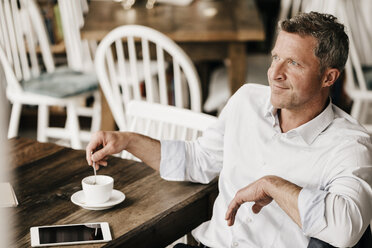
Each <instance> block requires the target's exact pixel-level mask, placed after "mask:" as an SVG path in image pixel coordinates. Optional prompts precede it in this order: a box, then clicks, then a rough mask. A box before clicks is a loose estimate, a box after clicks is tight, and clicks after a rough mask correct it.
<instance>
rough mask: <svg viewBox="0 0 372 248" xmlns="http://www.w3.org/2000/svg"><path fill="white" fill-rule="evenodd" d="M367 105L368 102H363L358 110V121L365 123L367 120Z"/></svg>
mask: <svg viewBox="0 0 372 248" xmlns="http://www.w3.org/2000/svg"><path fill="white" fill-rule="evenodd" d="M368 107H369V102H363V103H362V107H361V110H360V117H359V121H360V123H366V122H367V117H368V112H369V111H368Z"/></svg>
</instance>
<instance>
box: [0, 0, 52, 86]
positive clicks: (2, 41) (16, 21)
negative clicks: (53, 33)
mask: <svg viewBox="0 0 372 248" xmlns="http://www.w3.org/2000/svg"><path fill="white" fill-rule="evenodd" d="M19 5H20V6H18V4H17V0H1V1H0V46H1V47H2V48H3V50H4V51H5V54H6V57H7V59H8V62H9V64H10V65H11V67H12V69H13V70H14V73H15V75H16V77H17V79H18V80H22V79H25V80H27V79H30V78H31V77H37V76H39V75H40V72H41V69H40V66H39V65H40V61H39V60H38V51H41V54H42V58H43V62H44V66H45V68H46V70H47V71H48V72H52V71H54V69H55V67H54V60H53V56H52V53H51V50H50V44H49V40H48V37H47V32H46V28H45V24H44V22H43V19H42V17H41V14H40V10H39V9H38V6H37V5H36V3H35V1H34V0H20V1H19Z"/></svg>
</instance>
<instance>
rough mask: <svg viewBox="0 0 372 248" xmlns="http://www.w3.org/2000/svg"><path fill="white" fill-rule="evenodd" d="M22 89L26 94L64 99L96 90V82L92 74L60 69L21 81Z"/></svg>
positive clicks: (64, 68) (65, 68)
mask: <svg viewBox="0 0 372 248" xmlns="http://www.w3.org/2000/svg"><path fill="white" fill-rule="evenodd" d="M22 87H23V89H24V90H25V91H27V92H32V93H37V94H41V95H47V96H52V97H58V98H64V97H70V96H76V95H79V94H81V93H85V92H89V91H94V90H96V89H97V88H98V80H97V78H96V76H95V75H94V74H93V73H91V74H88V73H83V72H78V71H74V70H71V69H69V68H67V67H62V68H58V69H56V70H55V71H54V72H52V73H43V74H41V75H40V76H39V77H36V78H31V79H30V80H27V81H23V82H22Z"/></svg>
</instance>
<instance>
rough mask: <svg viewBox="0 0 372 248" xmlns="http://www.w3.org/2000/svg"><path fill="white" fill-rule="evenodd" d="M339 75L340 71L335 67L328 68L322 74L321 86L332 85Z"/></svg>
mask: <svg viewBox="0 0 372 248" xmlns="http://www.w3.org/2000/svg"><path fill="white" fill-rule="evenodd" d="M339 76H340V71H339V70H338V69H336V68H328V69H326V70H325V72H324V74H323V80H322V86H323V87H330V86H332V85H333V84H334V83H335V82H336V80H337V78H338V77H339Z"/></svg>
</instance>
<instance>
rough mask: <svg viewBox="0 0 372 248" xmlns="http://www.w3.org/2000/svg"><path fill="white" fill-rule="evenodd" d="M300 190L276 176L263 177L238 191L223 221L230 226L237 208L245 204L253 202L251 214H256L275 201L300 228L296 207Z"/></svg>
mask: <svg viewBox="0 0 372 248" xmlns="http://www.w3.org/2000/svg"><path fill="white" fill-rule="evenodd" d="M300 191H301V188H300V187H299V186H297V185H295V184H293V183H291V182H288V181H286V180H284V179H283V178H280V177H277V176H265V177H262V178H260V179H258V180H257V181H255V182H253V183H251V184H249V185H248V186H246V187H244V188H242V189H240V190H239V191H238V192H237V193H236V195H235V197H234V199H233V200H232V201H231V203H230V204H229V207H228V209H227V212H226V216H225V220H226V221H227V225H229V226H232V225H233V224H234V222H235V216H236V213H237V211H238V209H239V207H240V206H241V205H242V204H243V203H245V202H254V204H253V206H252V211H253V213H255V214H257V213H259V212H260V211H261V209H262V208H263V207H265V206H266V205H268V204H269V203H270V202H271V201H272V200H275V201H276V202H277V203H278V205H279V206H280V207H281V208H282V209H283V210H284V211H285V212H286V213H287V214H288V215H289V216H290V217H291V218H292V220H293V221H294V222H296V223H297V225H299V226H300V227H301V219H300V213H299V211H298V207H297V199H298V195H299V193H300Z"/></svg>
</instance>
